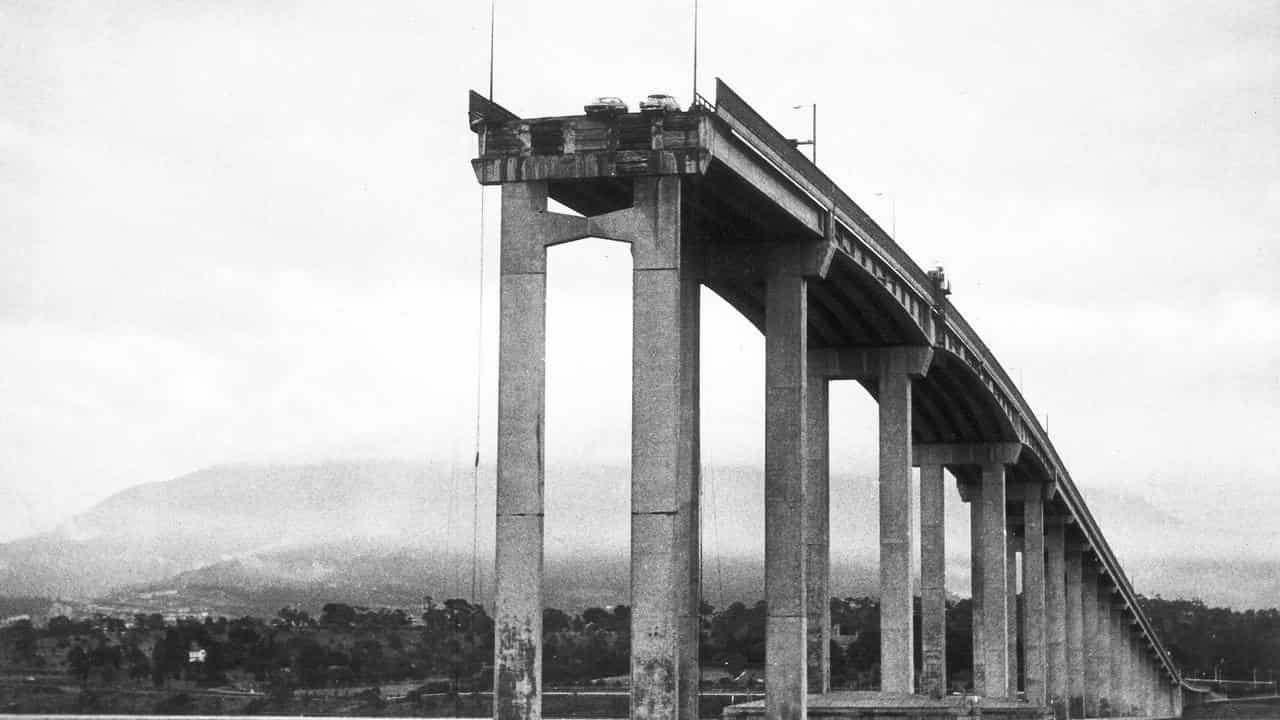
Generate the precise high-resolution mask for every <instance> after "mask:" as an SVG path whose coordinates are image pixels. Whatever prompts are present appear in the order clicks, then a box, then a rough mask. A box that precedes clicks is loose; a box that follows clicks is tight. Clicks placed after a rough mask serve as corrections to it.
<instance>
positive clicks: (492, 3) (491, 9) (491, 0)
mask: <svg viewBox="0 0 1280 720" xmlns="http://www.w3.org/2000/svg"><path fill="white" fill-rule="evenodd" d="M497 4H498V0H489V99H490V100H493V34H494V33H493V27H494V15H495V13H494V8H495V6H496V5H497Z"/></svg>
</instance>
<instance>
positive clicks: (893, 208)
mask: <svg viewBox="0 0 1280 720" xmlns="http://www.w3.org/2000/svg"><path fill="white" fill-rule="evenodd" d="M875 196H876V197H888V198H889V237H892V238H893V239H894V240H895V241H896V240H897V239H898V194H897V193H894V192H888V191H885V192H878V193H875Z"/></svg>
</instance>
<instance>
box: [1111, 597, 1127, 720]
mask: <svg viewBox="0 0 1280 720" xmlns="http://www.w3.org/2000/svg"><path fill="white" fill-rule="evenodd" d="M1125 635H1126V632H1125V628H1124V606H1123V605H1122V604H1121V603H1120V601H1119V600H1117V599H1112V602H1111V668H1112V670H1111V711H1112V713H1114V714H1115V715H1117V716H1121V715H1128V714H1129V702H1128V697H1127V696H1126V693H1127V690H1126V688H1125V682H1124V681H1125V676H1126V674H1127V670H1128V668H1127V667H1126V663H1125V661H1124V660H1125V653H1126V652H1128V645H1127V643H1128V640H1127V638H1126V637H1125Z"/></svg>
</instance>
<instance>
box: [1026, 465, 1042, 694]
mask: <svg viewBox="0 0 1280 720" xmlns="http://www.w3.org/2000/svg"><path fill="white" fill-rule="evenodd" d="M1041 492H1042V490H1041V488H1040V486H1038V485H1028V486H1027V494H1026V498H1025V499H1024V500H1023V502H1022V523H1023V525H1022V527H1023V530H1022V609H1023V614H1022V617H1023V619H1022V629H1023V635H1022V655H1023V659H1022V666H1023V681H1022V686H1023V689H1024V690H1025V691H1026V693H1027V702H1029V703H1031V704H1033V705H1045V704H1048V701H1049V696H1048V690H1047V685H1048V678H1047V677H1046V675H1047V672H1048V668H1047V665H1048V658H1047V654H1046V650H1047V649H1046V647H1045V624H1046V620H1047V618H1046V609H1045V604H1046V597H1045V578H1044V574H1045V555H1044V502H1043V500H1042V495H1041Z"/></svg>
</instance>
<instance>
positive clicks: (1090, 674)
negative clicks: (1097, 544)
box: [1080, 558, 1102, 718]
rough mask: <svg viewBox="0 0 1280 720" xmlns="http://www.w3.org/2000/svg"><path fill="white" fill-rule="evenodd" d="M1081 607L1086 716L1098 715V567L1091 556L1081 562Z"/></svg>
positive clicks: (1099, 682) (1100, 681) (1100, 679)
mask: <svg viewBox="0 0 1280 720" xmlns="http://www.w3.org/2000/svg"><path fill="white" fill-rule="evenodd" d="M1080 609H1081V613H1080V614H1081V617H1082V618H1083V620H1084V635H1083V638H1084V657H1085V662H1084V717H1090V718H1094V717H1098V712H1099V707H1098V699H1099V697H1100V696H1099V692H1098V691H1099V689H1100V687H1101V683H1102V675H1101V674H1100V673H1099V672H1098V670H1099V668H1098V645H1099V641H1098V568H1097V566H1096V565H1094V564H1093V562H1092V560H1090V559H1089V558H1084V562H1082V563H1081V573H1080Z"/></svg>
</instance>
